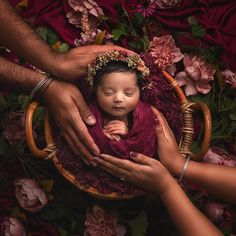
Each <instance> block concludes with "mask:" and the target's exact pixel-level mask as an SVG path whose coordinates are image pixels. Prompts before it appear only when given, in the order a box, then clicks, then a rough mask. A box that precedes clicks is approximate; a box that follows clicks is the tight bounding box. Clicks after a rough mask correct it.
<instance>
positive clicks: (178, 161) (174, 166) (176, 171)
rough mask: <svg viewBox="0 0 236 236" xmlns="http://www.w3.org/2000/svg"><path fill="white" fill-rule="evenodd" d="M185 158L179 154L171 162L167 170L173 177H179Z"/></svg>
mask: <svg viewBox="0 0 236 236" xmlns="http://www.w3.org/2000/svg"><path fill="white" fill-rule="evenodd" d="M185 161H186V158H184V157H183V156H182V155H181V154H179V155H178V156H176V157H175V158H173V161H172V162H171V163H170V165H169V166H168V170H169V171H170V172H171V174H172V175H173V176H176V177H179V176H180V174H181V171H182V169H183V166H184V163H185Z"/></svg>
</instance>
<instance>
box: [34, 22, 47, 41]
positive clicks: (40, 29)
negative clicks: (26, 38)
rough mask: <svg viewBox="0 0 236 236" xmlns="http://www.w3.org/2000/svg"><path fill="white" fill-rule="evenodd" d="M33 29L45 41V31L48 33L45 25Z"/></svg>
mask: <svg viewBox="0 0 236 236" xmlns="http://www.w3.org/2000/svg"><path fill="white" fill-rule="evenodd" d="M35 31H36V32H37V33H38V34H39V36H40V37H41V38H42V39H43V40H45V41H47V33H48V29H47V27H45V26H40V27H38V28H36V29H35Z"/></svg>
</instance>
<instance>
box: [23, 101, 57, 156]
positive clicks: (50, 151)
mask: <svg viewBox="0 0 236 236" xmlns="http://www.w3.org/2000/svg"><path fill="white" fill-rule="evenodd" d="M38 105H39V103H38V102H32V103H30V105H29V107H28V109H27V113H26V126H25V131H26V142H27V145H28V147H29V149H30V151H31V153H32V154H33V155H34V156H35V157H38V158H41V159H49V158H52V157H54V155H55V145H54V143H53V139H52V130H51V126H50V124H49V117H48V113H46V117H45V119H44V130H45V139H46V143H47V147H46V148H44V149H43V150H41V149H39V148H38V147H37V145H36V144H35V141H34V135H33V115H34V111H35V110H36V108H37V107H38Z"/></svg>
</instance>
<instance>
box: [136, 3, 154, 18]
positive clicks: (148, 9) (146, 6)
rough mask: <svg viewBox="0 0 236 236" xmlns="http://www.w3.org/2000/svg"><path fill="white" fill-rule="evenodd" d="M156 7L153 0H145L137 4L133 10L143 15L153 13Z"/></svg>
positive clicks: (147, 15)
mask: <svg viewBox="0 0 236 236" xmlns="http://www.w3.org/2000/svg"><path fill="white" fill-rule="evenodd" d="M156 9H157V3H156V1H155V0H147V1H143V2H142V3H139V4H137V6H136V8H135V10H136V11H137V12H139V13H140V14H142V15H143V16H144V17H149V16H152V15H154V13H155V12H156Z"/></svg>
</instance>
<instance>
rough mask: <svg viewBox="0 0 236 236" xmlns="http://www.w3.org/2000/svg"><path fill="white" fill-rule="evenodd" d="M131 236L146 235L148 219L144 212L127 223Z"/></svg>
mask: <svg viewBox="0 0 236 236" xmlns="http://www.w3.org/2000/svg"><path fill="white" fill-rule="evenodd" d="M128 225H129V226H130V227H131V229H132V235H135V236H144V235H146V234H147V227H148V219H147V215H146V212H144V211H142V212H141V213H140V214H139V215H138V216H137V217H136V218H135V219H133V220H130V221H128Z"/></svg>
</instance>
